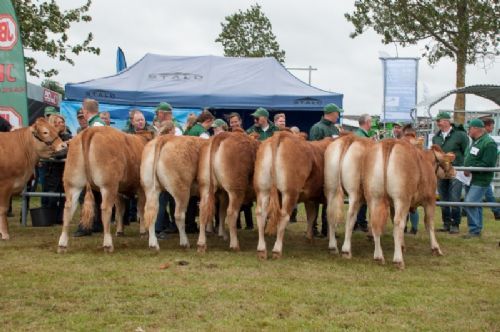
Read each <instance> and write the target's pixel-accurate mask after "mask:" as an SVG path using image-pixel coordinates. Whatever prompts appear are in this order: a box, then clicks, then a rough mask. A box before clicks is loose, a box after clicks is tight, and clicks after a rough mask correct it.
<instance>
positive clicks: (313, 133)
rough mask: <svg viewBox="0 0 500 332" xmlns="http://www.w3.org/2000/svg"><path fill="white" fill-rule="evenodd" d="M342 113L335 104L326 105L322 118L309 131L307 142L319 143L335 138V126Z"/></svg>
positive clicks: (337, 132)
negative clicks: (324, 139) (327, 138)
mask: <svg viewBox="0 0 500 332" xmlns="http://www.w3.org/2000/svg"><path fill="white" fill-rule="evenodd" d="M342 112H344V111H343V110H342V109H341V108H340V107H338V106H337V105H335V104H327V105H325V107H324V108H323V117H322V118H321V120H320V121H319V122H317V123H316V124H314V125H313V126H312V127H311V130H310V131H309V140H311V141H319V140H322V139H323V138H325V137H335V136H338V135H339V129H338V128H337V126H335V124H336V123H337V120H338V119H339V117H340V114H341V113H342Z"/></svg>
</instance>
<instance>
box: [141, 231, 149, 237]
mask: <svg viewBox="0 0 500 332" xmlns="http://www.w3.org/2000/svg"><path fill="white" fill-rule="evenodd" d="M148 235H149V233H148V232H141V233H139V236H140V237H141V239H146V238H147V237H148Z"/></svg>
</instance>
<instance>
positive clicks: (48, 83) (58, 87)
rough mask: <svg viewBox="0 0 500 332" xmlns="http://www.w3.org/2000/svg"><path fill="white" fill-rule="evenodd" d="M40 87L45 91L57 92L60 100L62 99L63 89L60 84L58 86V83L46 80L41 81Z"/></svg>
mask: <svg viewBox="0 0 500 332" xmlns="http://www.w3.org/2000/svg"><path fill="white" fill-rule="evenodd" d="M40 85H41V86H42V87H43V88H45V89H49V90H52V91H55V92H58V93H59V94H61V96H62V98H64V88H63V87H62V85H61V84H59V82H57V81H54V80H51V79H48V78H47V79H45V80H43V82H42V84H40Z"/></svg>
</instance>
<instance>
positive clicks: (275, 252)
mask: <svg viewBox="0 0 500 332" xmlns="http://www.w3.org/2000/svg"><path fill="white" fill-rule="evenodd" d="M280 258H281V252H279V251H273V259H280Z"/></svg>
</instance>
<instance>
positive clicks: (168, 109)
mask: <svg viewBox="0 0 500 332" xmlns="http://www.w3.org/2000/svg"><path fill="white" fill-rule="evenodd" d="M156 111H157V112H158V111H163V112H171V111H172V106H171V105H170V104H169V103H165V102H162V103H160V104H159V105H158V106H156Z"/></svg>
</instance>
